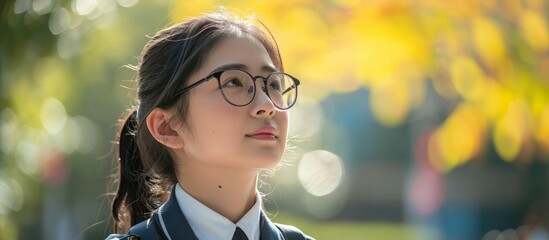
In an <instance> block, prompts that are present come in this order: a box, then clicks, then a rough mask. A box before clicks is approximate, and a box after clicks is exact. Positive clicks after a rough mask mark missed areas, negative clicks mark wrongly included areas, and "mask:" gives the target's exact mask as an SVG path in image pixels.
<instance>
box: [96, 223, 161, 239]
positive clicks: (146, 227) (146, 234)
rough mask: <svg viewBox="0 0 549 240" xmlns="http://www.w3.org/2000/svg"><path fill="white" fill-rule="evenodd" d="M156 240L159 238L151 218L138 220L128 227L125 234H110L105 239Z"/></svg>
mask: <svg viewBox="0 0 549 240" xmlns="http://www.w3.org/2000/svg"><path fill="white" fill-rule="evenodd" d="M140 239H141V240H142V239H147V240H149V239H150V240H156V239H160V235H159V233H158V232H157V229H156V224H154V222H153V218H150V219H148V220H145V221H143V222H140V223H138V224H136V225H134V226H133V227H131V228H130V231H129V232H128V233H127V234H111V235H109V236H108V237H107V238H106V239H105V240H140Z"/></svg>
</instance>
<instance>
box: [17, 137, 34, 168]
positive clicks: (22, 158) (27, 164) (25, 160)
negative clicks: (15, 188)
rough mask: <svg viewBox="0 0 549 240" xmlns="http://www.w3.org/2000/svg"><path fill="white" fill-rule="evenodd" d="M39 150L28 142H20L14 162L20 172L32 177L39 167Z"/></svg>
mask: <svg viewBox="0 0 549 240" xmlns="http://www.w3.org/2000/svg"><path fill="white" fill-rule="evenodd" d="M38 152H39V149H38V146H36V144H34V143H32V142H29V141H21V142H19V144H18V145H17V153H16V155H15V160H16V162H17V166H18V167H19V169H21V171H23V172H24V173H26V174H27V175H34V174H35V173H36V171H37V170H38V167H39V161H38V156H39V153H38Z"/></svg>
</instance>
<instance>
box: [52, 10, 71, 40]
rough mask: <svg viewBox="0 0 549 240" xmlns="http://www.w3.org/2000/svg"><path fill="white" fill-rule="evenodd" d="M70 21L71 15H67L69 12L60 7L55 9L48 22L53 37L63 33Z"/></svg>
mask: <svg viewBox="0 0 549 240" xmlns="http://www.w3.org/2000/svg"><path fill="white" fill-rule="evenodd" d="M70 21H71V14H70V13H69V11H67V9H65V8H62V7H60V8H58V9H56V10H55V11H54V12H53V13H52V15H51V17H50V22H49V25H48V26H49V28H50V32H51V33H53V34H55V35H57V34H60V33H61V32H63V31H65V29H67V27H68V26H69V24H70Z"/></svg>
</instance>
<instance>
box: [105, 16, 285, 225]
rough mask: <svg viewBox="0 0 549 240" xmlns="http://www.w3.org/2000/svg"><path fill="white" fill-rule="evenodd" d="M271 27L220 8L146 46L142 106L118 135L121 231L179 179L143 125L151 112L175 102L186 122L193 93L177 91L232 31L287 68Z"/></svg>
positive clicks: (116, 209)
mask: <svg viewBox="0 0 549 240" xmlns="http://www.w3.org/2000/svg"><path fill="white" fill-rule="evenodd" d="M258 22H259V21H258ZM259 23H261V22H259ZM261 25H262V26H263V27H265V25H263V24H262V23H261ZM265 29H266V32H267V33H268V35H267V34H266V33H265V32H264V31H263V30H261V29H260V28H258V27H257V26H255V25H253V23H252V21H251V19H247V20H244V19H241V18H239V17H235V16H233V15H231V14H229V13H227V12H226V11H218V12H215V13H211V14H207V15H203V16H201V17H197V18H192V19H190V20H188V21H185V22H182V23H179V24H176V25H173V26H171V27H168V28H166V29H163V30H161V31H159V32H158V33H156V35H155V36H153V37H152V38H151V39H150V41H149V42H148V43H147V44H146V45H145V47H144V48H143V51H142V53H141V57H140V59H139V64H138V66H137V67H136V70H137V77H136V81H137V86H138V90H137V98H138V99H137V100H138V102H137V105H138V106H137V107H136V108H134V109H131V110H130V111H129V113H128V114H127V116H126V117H125V118H124V119H123V120H122V121H121V122H122V124H121V126H120V131H119V134H118V136H117V139H118V141H117V143H118V156H117V159H118V162H119V166H118V173H117V174H115V176H114V178H113V180H114V181H113V183H114V184H117V185H118V187H117V190H116V193H115V197H114V199H113V203H112V209H111V211H112V216H113V218H114V231H115V232H116V233H121V232H126V231H127V230H128V228H129V227H130V226H132V225H134V224H137V223H139V222H141V221H143V220H145V219H147V218H148V217H149V216H150V214H151V212H152V211H154V210H155V209H157V208H158V207H160V205H161V204H162V203H163V202H164V201H165V200H166V197H167V193H168V192H169V190H170V189H169V187H170V186H171V185H173V184H175V183H176V182H177V179H176V176H175V168H174V163H173V159H172V157H171V155H170V153H169V151H168V149H167V147H165V146H164V145H162V144H161V143H159V142H158V141H156V140H155V139H154V138H153V137H152V135H151V133H150V132H149V130H148V128H147V127H146V125H145V124H143V121H144V119H145V118H146V116H147V115H148V113H149V112H150V111H151V110H153V109H154V108H156V107H159V108H163V109H167V108H170V107H175V108H176V111H175V112H176V113H177V114H176V116H175V118H176V119H171V120H177V121H182V122H183V123H184V121H185V119H186V116H187V108H188V103H189V100H188V94H183V95H182V96H180V97H177V98H176V97H174V93H175V92H176V91H177V90H179V89H181V88H183V87H185V86H186V85H188V84H187V81H188V78H189V76H190V75H191V74H192V73H193V72H195V71H196V70H197V69H198V68H200V67H201V64H202V62H203V60H204V58H205V57H206V56H207V54H208V53H209V51H210V49H212V48H213V46H214V45H215V44H218V43H219V42H220V41H222V40H223V39H226V38H229V37H232V36H237V35H240V34H245V35H247V36H250V37H252V38H254V39H256V40H257V41H259V42H260V43H261V44H262V45H263V46H264V47H265V49H266V50H267V52H268V54H269V56H270V57H271V60H272V61H273V63H274V64H275V66H276V67H277V68H278V69H280V70H281V71H283V65H282V61H281V58H280V53H279V51H278V47H277V45H276V41H274V38H273V37H272V35H271V34H270V32H269V30H268V29H267V28H266V27H265Z"/></svg>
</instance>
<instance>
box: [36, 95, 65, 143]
mask: <svg viewBox="0 0 549 240" xmlns="http://www.w3.org/2000/svg"><path fill="white" fill-rule="evenodd" d="M40 119H41V120H42V125H43V126H44V130H46V132H48V133H49V134H55V133H57V132H59V131H60V130H61V129H63V126H64V125H65V122H66V121H67V113H66V111H65V106H63V104H62V103H61V102H60V101H59V100H57V99H55V98H48V99H47V100H46V101H44V103H42V107H41V108H40Z"/></svg>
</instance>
